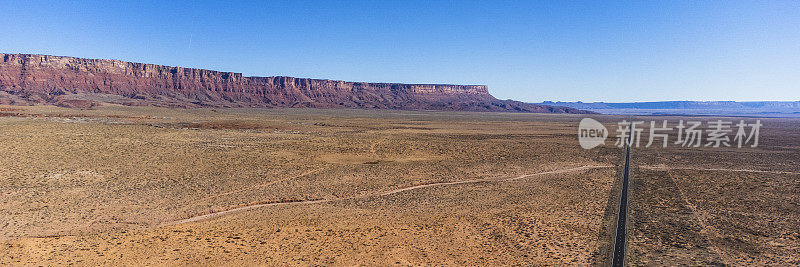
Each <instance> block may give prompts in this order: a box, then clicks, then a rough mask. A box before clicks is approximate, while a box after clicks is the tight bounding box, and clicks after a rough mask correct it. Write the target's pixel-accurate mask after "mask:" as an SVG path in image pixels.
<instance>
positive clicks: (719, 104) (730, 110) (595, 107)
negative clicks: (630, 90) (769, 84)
mask: <svg viewBox="0 0 800 267" xmlns="http://www.w3.org/2000/svg"><path fill="white" fill-rule="evenodd" d="M539 104H542V105H552V106H560V107H569V108H576V109H583V110H589V111H594V112H598V113H603V114H626V115H627V114H630V115H634V114H640V115H664V114H676V115H730V116H768V117H800V101H743V102H738V101H661V102H630V103H606V102H591V103H584V102H552V101H545V102H542V103H539Z"/></svg>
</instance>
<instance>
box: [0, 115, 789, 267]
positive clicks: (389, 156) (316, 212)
mask: <svg viewBox="0 0 800 267" xmlns="http://www.w3.org/2000/svg"><path fill="white" fill-rule="evenodd" d="M586 116H591V117H593V118H595V119H597V120H599V121H601V122H603V123H604V124H606V127H607V128H608V129H610V130H611V131H612V132H611V134H612V135H613V134H614V132H613V131H614V129H615V128H616V123H617V122H618V121H620V120H622V119H632V118H629V117H624V118H623V117H617V116H606V115H569V114H521V113H482V112H452V111H438V112H437V111H392V110H351V109H231V108H227V109H210V108H196V109H168V108H156V107H129V106H120V105H111V104H105V105H101V106H99V107H95V108H93V109H85V110H81V109H68V108H60V107H53V106H0V151H2V157H0V246H2V249H0V264H2V265H62V264H64V265H65V264H76V265H232V264H244V265H338V266H342V265H346V266H352V265H380V266H385V265H399V266H410V265H414V266H416V265H460V266H463V265H492V266H496V265H608V263H609V262H608V261H609V260H608V258H609V254H610V249H611V247H612V244H611V243H612V240H613V235H614V227H615V223H616V221H615V219H616V217H615V216H616V210H617V205H618V202H617V201H618V197H619V195H618V194H619V185H620V177H621V174H620V172H621V170H622V168H621V166H622V162H623V156H624V155H623V154H622V153H623V149H621V148H619V147H616V146H614V144H613V143H614V142H613V140H610V141H607V142H606V145H605V146H601V147H598V148H595V149H592V150H584V149H582V148H581V147H580V146H579V144H578V140H577V125H578V122H579V121H580V120H581V119H582V118H584V117H586ZM633 119H638V120H646V121H649V120H664V119H668V120H670V121H676V120H679V119H685V118H678V117H641V118H633ZM695 119H698V118H695ZM716 119H717V118H710V117H704V118H699V120H704V121H705V120H716ZM730 120H737V118H730ZM761 121H762V122H763V123H764V125H765V126H764V128H762V130H761V141H760V142H761V144H760V146H758V147H756V148H748V147H746V148H685V147H675V146H670V147H668V148H661V147H650V148H635V149H633V152H632V161H631V163H632V165H631V166H632V168H631V179H632V180H631V181H632V183H631V193H630V194H631V204H630V207H631V208H630V214H629V216H630V218H631V219H630V220H629V222H630V224H629V225H628V229H629V231H628V232H629V237H628V243H629V245H628V254H627V255H628V258H627V261H628V262H629V263H630V264H631V265H681V264H683V265H750V264H774V265H797V264H800V257H798V256H797V255H800V233H798V232H800V180H798V179H799V178H800V133H799V132H798V131H797V130H798V129H800V120H798V119H779V118H774V119H761ZM644 138H647V135H646V134H645V135H644Z"/></svg>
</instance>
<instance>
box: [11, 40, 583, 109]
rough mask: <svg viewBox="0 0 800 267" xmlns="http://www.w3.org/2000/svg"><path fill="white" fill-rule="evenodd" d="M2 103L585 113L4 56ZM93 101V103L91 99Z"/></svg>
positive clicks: (372, 88)
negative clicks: (88, 102)
mask: <svg viewBox="0 0 800 267" xmlns="http://www.w3.org/2000/svg"><path fill="white" fill-rule="evenodd" d="M0 59H1V60H2V61H0V103H3V102H5V103H7V104H9V103H10V104H32V103H51V104H64V105H68V104H69V103H75V100H81V101H86V100H88V101H103V102H112V103H120V104H126V105H157V106H180V107H200V106H210V107H316V108H381V109H433V110H470V111H518V112H578V111H576V110H571V109H565V108H551V107H547V106H540V105H532V104H525V103H520V102H516V101H503V100H497V99H495V98H494V97H492V96H491V95H490V94H489V91H488V89H487V87H486V86H484V85H444V84H397V83H362V82H344V81H334V80H321V79H306V78H293V77H280V76H278V77H243V76H242V74H241V73H232V72H219V71H211V70H203V69H191V68H181V67H170V66H161V65H152V64H143V63H132V62H124V61H118V60H105V59H83V58H72V57H60V56H47V55H28V54H0ZM84 103H85V102H84Z"/></svg>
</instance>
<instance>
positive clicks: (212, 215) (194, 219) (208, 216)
mask: <svg viewBox="0 0 800 267" xmlns="http://www.w3.org/2000/svg"><path fill="white" fill-rule="evenodd" d="M612 167H614V166H611V165H587V166H581V167H575V168H568V169H560V170H553V171H546V172H540V173H534V174H525V175H520V176H515V177H509V178H499V179H498V178H485V179H473V180H466V181H457V182H442V183H432V184H423V185H415V186H410V187H405V188H400V189H395V190H391V191H386V192H379V193H373V194H366V195H360V196H353V197H344V198H333V199H316V200H304V201H288V202H272V203H264V204H255V205H248V206H243V207H237V208H233V209H229V210H224V211H219V212H214V213H209V214H205V215H200V216H195V217H191V218H188V219H183V220H177V221H171V222H166V223H163V224H161V225H159V227H165V226H171V225H178V224H184V223H191V222H198V221H203V220H207V219H211V218H217V217H221V216H225V215H229V214H233V213H238V212H242V211H247V210H251V209H257V208H263V207H270V206H279V205H300V204H317V203H326V202H333V201H340V200H348V199H358V198H367V197H375V196H388V195H392V194H397V193H401V192H405V191H409V190H416V189H422V188H427V187H434V186H447V185H458V184H469V183H481V182H507V181H515V180H519V179H524V178H529V177H534V176H541V175H548V174H559V173H568V172H577V171H585V170H591V169H602V168H612Z"/></svg>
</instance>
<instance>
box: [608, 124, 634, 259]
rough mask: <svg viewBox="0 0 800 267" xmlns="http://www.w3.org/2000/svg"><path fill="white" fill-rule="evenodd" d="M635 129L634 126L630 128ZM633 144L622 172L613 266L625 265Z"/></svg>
mask: <svg viewBox="0 0 800 267" xmlns="http://www.w3.org/2000/svg"><path fill="white" fill-rule="evenodd" d="M630 129H631V130H633V127H631V128H630ZM630 134H633V133H632V132H631V133H629V135H628V140H632V138H630V137H631V135H630ZM630 163H631V146H630V142H627V144H626V146H625V169H624V170H623V174H622V192H621V193H620V198H619V213H617V234H616V236H615V237H614V255H613V256H612V258H611V266H625V239H626V236H627V233H626V231H625V230H626V225H627V223H628V173H629V172H630Z"/></svg>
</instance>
